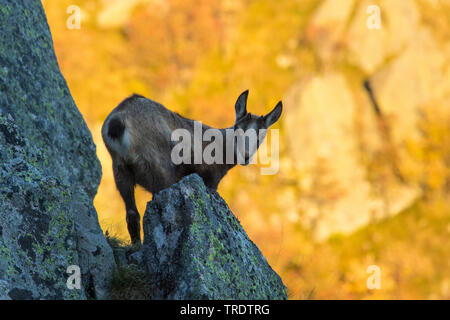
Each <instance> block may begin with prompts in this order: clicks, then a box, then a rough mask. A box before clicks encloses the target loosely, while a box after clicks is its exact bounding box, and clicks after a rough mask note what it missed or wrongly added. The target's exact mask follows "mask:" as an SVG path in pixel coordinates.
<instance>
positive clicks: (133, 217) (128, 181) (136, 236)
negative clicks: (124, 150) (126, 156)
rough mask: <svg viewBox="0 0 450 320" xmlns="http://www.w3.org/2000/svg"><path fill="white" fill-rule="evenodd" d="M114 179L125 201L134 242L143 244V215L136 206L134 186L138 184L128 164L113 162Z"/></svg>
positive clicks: (129, 230)
mask: <svg viewBox="0 0 450 320" xmlns="http://www.w3.org/2000/svg"><path fill="white" fill-rule="evenodd" d="M113 172H114V180H115V181H116V186H117V189H118V190H119V193H120V195H121V196H122V199H123V201H124V202H125V208H126V212H127V213H126V221H127V227H128V233H129V234H130V237H131V242H132V244H141V217H140V215H139V212H138V210H137V208H136V200H135V197H134V187H135V185H136V183H135V181H134V176H133V173H132V171H131V170H130V169H129V168H128V167H127V166H126V165H115V164H113Z"/></svg>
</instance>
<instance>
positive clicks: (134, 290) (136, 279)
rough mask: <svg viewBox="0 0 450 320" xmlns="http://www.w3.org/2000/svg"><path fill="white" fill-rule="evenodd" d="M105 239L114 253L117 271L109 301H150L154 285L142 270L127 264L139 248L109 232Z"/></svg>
mask: <svg viewBox="0 0 450 320" xmlns="http://www.w3.org/2000/svg"><path fill="white" fill-rule="evenodd" d="M105 238H106V241H107V242H108V244H109V245H110V246H111V248H112V249H113V252H114V258H115V260H116V264H117V269H116V270H115V271H114V273H113V277H112V280H111V286H110V292H109V299H111V300H149V299H151V298H152V292H153V285H152V281H151V279H150V277H149V276H148V274H147V273H146V272H145V270H144V269H143V268H142V266H137V265H135V264H129V263H127V256H128V255H130V254H132V253H133V252H136V251H137V250H138V249H139V247H138V246H135V245H134V246H133V245H131V244H130V243H129V242H125V241H123V240H121V239H120V238H119V237H117V236H116V235H112V234H111V233H110V232H109V231H106V232H105Z"/></svg>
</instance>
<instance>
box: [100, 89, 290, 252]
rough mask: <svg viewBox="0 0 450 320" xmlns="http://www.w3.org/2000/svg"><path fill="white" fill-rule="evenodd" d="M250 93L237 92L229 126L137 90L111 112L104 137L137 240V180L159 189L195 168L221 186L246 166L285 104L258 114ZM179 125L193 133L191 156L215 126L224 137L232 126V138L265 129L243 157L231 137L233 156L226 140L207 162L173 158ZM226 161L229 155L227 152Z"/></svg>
mask: <svg viewBox="0 0 450 320" xmlns="http://www.w3.org/2000/svg"><path fill="white" fill-rule="evenodd" d="M247 97H248V90H247V91H245V92H243V93H242V94H241V95H240V96H239V98H238V99H237V101H236V105H235V110H236V121H235V124H234V126H232V127H229V128H225V129H214V128H211V127H208V126H206V125H204V124H201V123H200V122H197V121H194V120H190V119H186V118H184V117H182V116H180V115H179V114H177V113H175V112H172V111H170V110H168V109H166V108H165V107H164V106H163V105H161V104H159V103H157V102H155V101H152V100H150V99H147V98H144V97H142V96H139V95H133V96H131V97H129V98H127V99H125V100H124V101H122V102H121V103H120V104H119V105H118V106H117V107H116V108H115V109H114V110H113V111H112V112H111V113H110V114H109V115H108V117H107V118H106V120H105V122H104V124H103V127H102V137H103V141H104V142H105V145H106V147H107V149H108V151H109V153H110V154H111V158H112V163H113V172H114V179H115V182H116V186H117V189H118V190H119V193H120V195H121V196H122V198H123V200H124V202H125V207H126V221H127V227H128V232H129V233H130V237H131V241H132V242H133V243H140V241H141V239H140V216H139V212H138V210H137V208H136V203H135V197H134V189H135V186H136V185H137V184H138V185H140V186H142V187H144V188H145V189H146V190H147V191H149V192H151V193H156V192H158V191H160V190H162V189H164V188H167V187H169V186H171V185H172V184H174V183H176V182H177V181H179V180H180V179H181V178H183V177H184V176H187V175H189V174H191V173H197V174H198V175H199V176H201V177H202V178H203V181H204V182H205V185H206V186H207V187H209V188H212V189H217V186H218V184H219V182H220V180H222V178H223V177H224V176H225V175H226V173H227V172H228V170H230V169H231V168H233V167H234V166H235V165H236V163H237V162H239V163H240V164H244V165H246V164H248V163H249V161H250V159H251V158H252V156H253V155H254V154H255V152H256V151H257V148H258V146H259V144H260V143H261V142H262V140H263V139H264V136H265V132H266V130H267V129H268V128H269V127H270V126H271V125H272V124H274V123H275V122H276V121H277V120H278V119H279V117H280V116H281V111H282V103H281V101H280V102H279V103H278V104H277V105H276V107H275V108H274V109H273V110H272V111H271V112H270V113H268V114H267V115H265V116H256V115H254V114H251V113H248V112H247ZM196 128H197V129H198V128H200V131H201V134H200V136H199V135H197V134H194V131H195V130H196ZM177 129H182V130H184V132H188V133H189V135H190V137H189V138H191V139H190V141H193V144H194V148H192V149H190V150H192V154H190V155H189V156H191V155H192V156H193V157H194V149H195V148H196V147H195V144H196V143H198V145H200V146H201V147H202V148H205V146H206V145H207V144H208V143H209V142H205V141H203V140H205V139H204V138H202V134H203V133H205V132H206V131H207V130H208V129H213V130H215V132H216V133H217V134H218V135H219V136H220V138H222V137H223V138H224V139H225V140H227V139H228V140H230V136H228V134H229V133H230V131H231V133H234V132H237V133H238V134H233V135H232V136H231V139H236V138H237V137H238V136H245V134H246V133H247V132H250V131H251V130H253V131H256V132H259V131H260V130H261V131H263V132H264V134H263V135H261V136H258V138H257V141H256V143H254V146H253V148H250V146H249V145H250V143H249V141H248V140H245V141H246V142H245V144H244V149H243V151H242V149H240V151H239V153H240V155H241V158H240V159H243V161H242V160H241V161H238V158H239V157H238V154H237V153H238V148H237V143H236V144H235V141H233V144H232V145H233V147H232V149H231V153H232V155H231V160H232V161H226V159H225V157H226V156H227V155H226V148H228V144H226V145H225V143H224V144H223V146H221V147H220V148H222V149H220V148H219V149H218V150H219V151H217V150H216V151H215V153H217V154H215V156H219V158H220V160H219V161H215V162H213V163H211V162H210V161H209V162H208V163H209V164H207V163H205V162H200V163H199V162H198V161H186V162H183V163H177V164H176V163H174V161H173V158H172V153H173V148H174V146H175V145H176V142H174V141H173V140H174V138H173V133H174V131H176V130H177ZM239 129H240V130H239ZM216 138H217V136H216ZM198 140H201V141H198ZM210 140H212V139H210ZM229 149H230V148H228V149H227V150H229ZM195 150H198V149H195ZM222 150H223V152H222ZM196 152H197V151H196ZM200 152H201V150H200ZM227 160H230V157H229V156H228V157H227Z"/></svg>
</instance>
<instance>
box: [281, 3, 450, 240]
mask: <svg viewBox="0 0 450 320" xmlns="http://www.w3.org/2000/svg"><path fill="white" fill-rule="evenodd" d="M431 7H435V8H434V9H432V8H431ZM375 9H376V10H375ZM377 10H379V11H378V13H379V15H377V14H378V13H377ZM434 10H435V11H434ZM430 12H435V13H434V14H431V13H430ZM437 12H439V14H437ZM444 12H448V6H443V5H438V4H431V3H430V2H428V1H389V0H374V1H366V0H362V1H354V0H342V1H334V0H325V1H323V2H321V4H320V5H319V6H318V8H317V9H316V10H315V11H314V13H313V14H312V16H311V20H310V21H309V22H308V27H307V29H306V38H307V39H308V41H309V42H310V43H311V46H312V48H313V50H314V52H315V53H316V54H317V57H318V58H319V59H320V62H321V65H322V68H321V69H322V72H320V73H315V74H311V75H308V76H304V77H302V78H301V79H300V80H299V81H298V82H297V83H296V84H294V85H293V86H292V88H291V89H290V90H289V91H288V92H287V94H286V96H285V99H284V102H285V106H286V114H289V116H288V117H284V118H283V120H282V121H283V125H284V128H285V129H286V130H285V132H287V140H288V143H289V145H288V147H287V152H288V153H289V154H290V156H291V157H292V159H293V160H292V167H294V168H295V169H296V174H297V175H298V176H299V178H298V179H297V185H298V186H299V189H300V190H301V196H300V198H299V200H298V203H297V204H298V207H299V211H300V212H301V217H300V219H301V220H302V222H304V224H305V226H306V227H308V228H309V229H312V231H313V232H312V233H313V234H314V235H315V236H316V238H317V239H319V240H324V239H327V238H328V237H329V236H330V235H332V234H335V233H342V234H350V233H351V232H353V231H354V230H356V229H358V228H360V227H362V226H364V225H367V224H368V223H371V222H374V221H377V220H378V219H381V218H386V217H389V216H392V215H394V214H396V213H398V212H401V211H402V210H404V209H406V208H407V207H408V206H410V205H411V204H412V203H413V202H414V201H415V200H416V199H418V197H420V195H421V194H422V191H423V190H424V189H425V188H424V187H423V186H424V185H426V183H424V179H427V178H423V172H427V171H429V170H428V169H427V168H426V167H424V166H426V165H427V164H424V162H426V161H423V160H421V157H422V156H420V155H419V154H420V152H418V151H417V150H419V149H421V148H423V147H424V146H425V145H426V142H425V140H426V139H430V138H429V137H428V138H427V135H428V133H427V132H426V131H427V130H426V129H425V128H426V127H427V125H428V126H429V123H430V122H429V121H430V119H431V117H430V114H433V115H434V114H439V115H442V119H448V117H449V115H450V113H449V111H448V110H450V109H449V108H448V107H446V106H447V105H448V101H450V81H449V80H448V79H450V77H449V75H450V59H449V57H450V55H449V52H450V51H449V48H450V47H449V44H448V41H442V40H443V39H448V36H447V35H446V32H444V31H443V30H442V29H445V28H443V25H442V23H443V21H440V22H439V23H437V24H436V26H434V23H429V20H430V16H433V15H435V16H436V19H440V15H441V14H442V15H443V16H444V15H445V14H444ZM374 17H378V18H379V22H380V24H379V28H378V27H377V28H372V27H370V23H371V21H372V22H373V20H372V19H373V18H374ZM425 17H428V18H425ZM425 20H427V21H428V22H427V23H425ZM444 20H445V19H444ZM405 26H407V27H405ZM434 117H435V116H434ZM444 121H445V120H442V122H444ZM435 126H439V124H437V123H436V124H435ZM433 148H434V147H433ZM436 166H437V167H439V166H441V164H437V165H436ZM443 166H445V165H443ZM440 183H442V182H440Z"/></svg>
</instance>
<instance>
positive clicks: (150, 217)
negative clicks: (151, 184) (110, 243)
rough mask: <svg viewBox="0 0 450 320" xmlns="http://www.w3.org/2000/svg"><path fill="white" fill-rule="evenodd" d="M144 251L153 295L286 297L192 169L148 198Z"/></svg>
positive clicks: (216, 196)
mask: <svg viewBox="0 0 450 320" xmlns="http://www.w3.org/2000/svg"><path fill="white" fill-rule="evenodd" d="M142 252H143V261H144V264H145V266H146V268H147V271H148V273H149V275H150V277H151V279H152V280H153V281H154V282H155V283H157V284H158V285H157V289H156V290H157V291H156V292H154V294H153V297H154V298H155V299H286V298H287V296H286V288H285V286H284V285H283V282H282V281H281V278H280V277H279V276H278V275H277V274H276V273H275V271H273V270H272V268H271V267H270V265H269V264H268V263H267V261H266V259H265V258H264V256H263V255H262V254H261V252H260V251H259V249H258V248H257V247H256V245H255V244H254V243H253V242H252V241H251V240H250V239H249V238H248V236H247V234H246V233H245V231H244V229H243V228H242V226H241V225H240V223H239V221H238V220H237V219H236V217H235V216H234V215H233V213H232V212H231V211H230V209H229V208H228V206H227V204H226V203H225V201H224V200H223V199H222V198H221V197H220V196H219V194H218V193H217V192H215V191H213V190H209V189H207V188H206V186H205V185H204V183H203V180H202V179H201V178H200V177H199V176H198V175H196V174H192V175H190V176H188V177H185V178H184V179H182V180H181V181H180V182H178V183H176V184H174V185H173V186H171V187H170V188H167V189H165V190H163V191H161V192H160V193H158V194H156V195H154V197H153V200H152V201H151V202H149V204H148V206H147V210H146V212H145V215H144V244H143V248H142Z"/></svg>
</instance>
